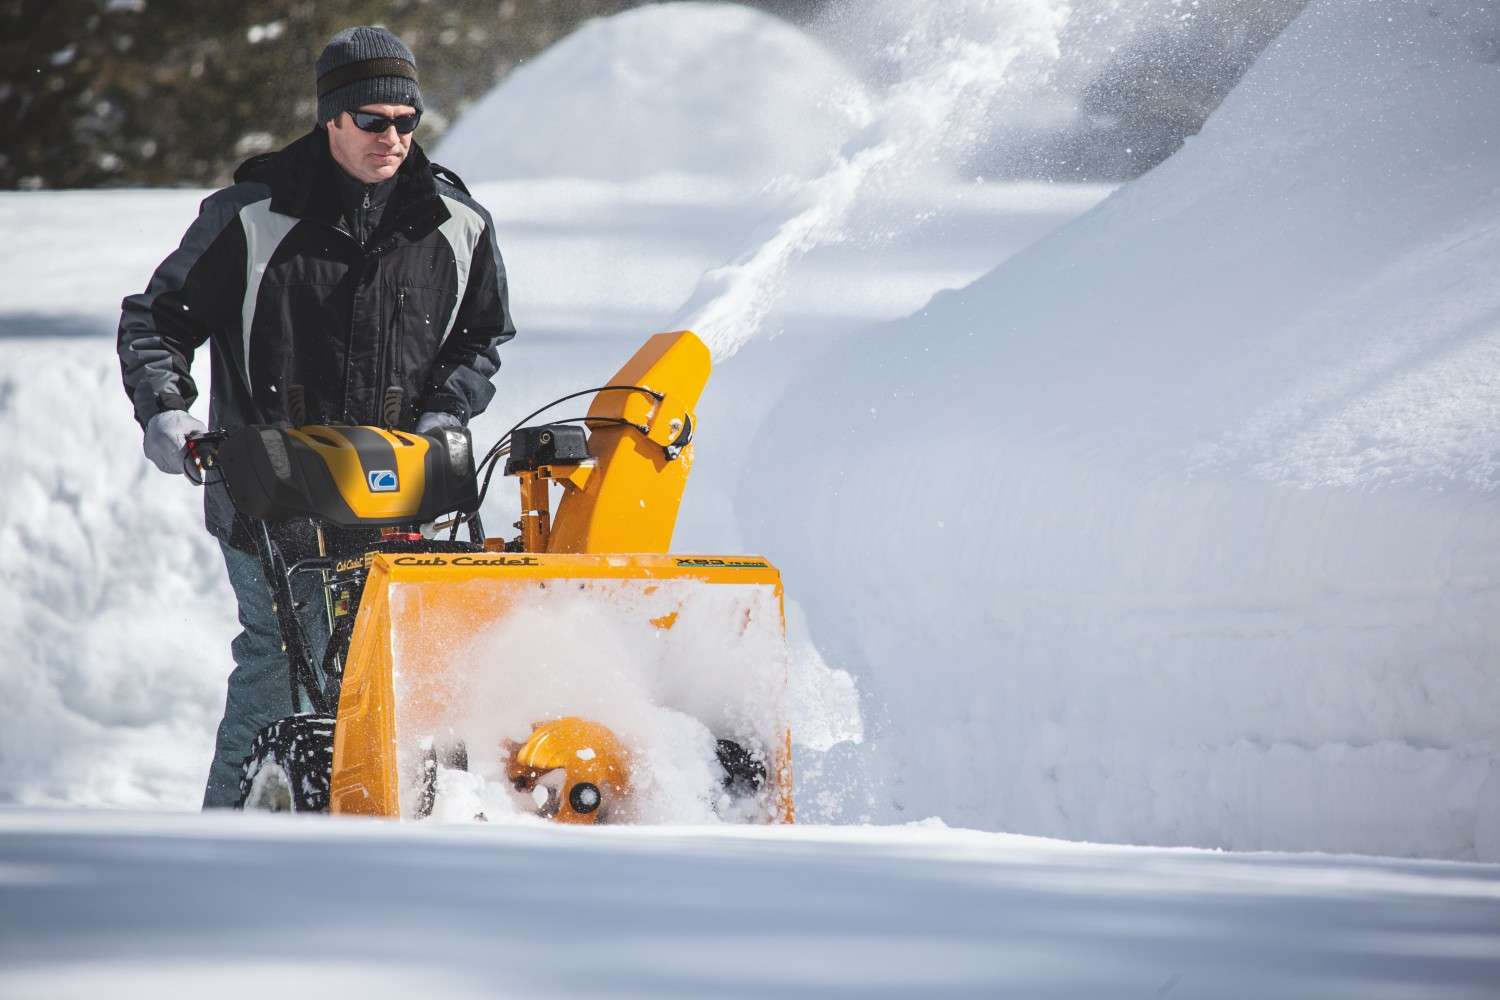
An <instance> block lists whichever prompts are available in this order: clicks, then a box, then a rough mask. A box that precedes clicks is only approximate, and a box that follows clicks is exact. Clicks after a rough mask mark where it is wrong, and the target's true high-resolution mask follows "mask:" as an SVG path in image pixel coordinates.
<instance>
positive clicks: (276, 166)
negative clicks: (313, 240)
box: [234, 125, 450, 236]
mask: <svg viewBox="0 0 1500 1000" xmlns="http://www.w3.org/2000/svg"><path fill="white" fill-rule="evenodd" d="M341 169H342V168H340V167H339V165H338V164H337V163H336V162H334V159H333V154H331V153H330V152H329V151H328V133H327V132H326V131H325V130H324V128H323V126H321V125H317V126H314V127H313V129H312V131H311V132H309V133H307V134H306V135H304V136H303V137H302V138H300V139H297V140H296V141H295V142H293V143H291V144H290V145H288V146H286V147H285V148H283V149H281V150H278V151H277V152H274V153H263V154H261V155H260V156H255V157H252V158H250V159H249V160H246V161H245V162H244V163H242V164H240V167H239V169H238V170H236V171H235V172H234V179H235V181H236V182H237V183H238V182H242V181H256V182H259V183H262V184H265V185H267V186H268V187H270V189H271V211H273V212H276V213H277V214H279V215H290V216H293V217H295V218H298V219H314V220H317V221H319V222H324V223H327V224H328V225H330V226H332V225H336V224H337V223H338V220H339V217H340V216H341V215H342V205H341V203H340V200H339V192H338V182H337V179H336V175H335V173H334V171H338V170H341ZM449 214H450V213H449V212H448V206H447V205H446V204H444V202H443V199H442V198H441V197H439V196H438V189H437V181H436V180H435V179H434V177H433V173H432V163H431V161H429V160H428V159H427V154H426V153H424V152H423V151H422V147H421V146H419V145H418V144H417V143H416V142H413V143H412V144H411V149H410V151H409V152H408V153H407V154H406V159H405V160H404V161H403V162H402V164H401V169H400V170H398V171H397V172H396V186H395V189H394V190H393V191H391V194H390V204H389V205H388V206H387V209H386V212H385V219H386V221H385V222H383V223H382V226H381V228H382V229H387V228H390V229H391V230H393V231H398V230H403V229H404V230H407V231H409V232H411V233H412V234H413V235H414V236H415V235H421V234H425V233H426V232H429V231H430V230H431V229H432V228H435V227H436V226H439V225H441V224H442V223H443V222H445V221H447V219H448V216H449Z"/></svg>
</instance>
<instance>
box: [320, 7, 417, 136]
mask: <svg viewBox="0 0 1500 1000" xmlns="http://www.w3.org/2000/svg"><path fill="white" fill-rule="evenodd" d="M366 104H406V105H409V106H411V107H413V108H416V109H417V110H418V111H421V110H422V91H421V90H420V89H418V87H417V57H416V56H414V55H412V54H411V49H409V48H407V47H406V46H405V45H403V44H402V43H401V39H399V38H397V37H396V36H395V35H393V34H391V33H390V32H389V31H386V30H385V29H384V28H345V29H344V30H343V31H340V32H339V33H338V34H337V35H334V36H333V38H332V40H330V41H329V43H328V47H327V48H325V49H324V50H323V54H322V55H320V56H318V121H320V122H326V121H328V120H329V119H332V118H337V117H338V116H339V115H340V114H342V113H343V112H345V111H356V110H358V109H359V108H362V107H364V106H365V105H366Z"/></svg>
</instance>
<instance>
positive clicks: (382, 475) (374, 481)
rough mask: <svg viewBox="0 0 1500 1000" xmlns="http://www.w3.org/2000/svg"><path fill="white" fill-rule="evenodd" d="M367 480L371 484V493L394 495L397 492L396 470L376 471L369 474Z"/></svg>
mask: <svg viewBox="0 0 1500 1000" xmlns="http://www.w3.org/2000/svg"><path fill="white" fill-rule="evenodd" d="M366 478H367V479H368V480H369V482H370V492H371V493H394V492H396V470H395V469H375V470H374V471H372V472H369V473H367V475H366Z"/></svg>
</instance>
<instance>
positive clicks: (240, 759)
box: [203, 543, 328, 809]
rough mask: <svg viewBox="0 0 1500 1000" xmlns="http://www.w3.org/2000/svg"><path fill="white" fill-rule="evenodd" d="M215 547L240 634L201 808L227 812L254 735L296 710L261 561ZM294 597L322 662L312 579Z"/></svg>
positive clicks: (324, 637)
mask: <svg viewBox="0 0 1500 1000" xmlns="http://www.w3.org/2000/svg"><path fill="white" fill-rule="evenodd" d="M219 547H220V548H221V549H222V550H223V552H224V565H225V567H226V568H227V569H228V571H229V585H230V586H231V587H233V588H234V596H235V600H236V601H238V602H239V614H240V624H241V625H242V626H243V627H244V631H242V632H241V633H240V634H239V635H238V636H237V637H236V638H235V640H234V641H233V642H231V643H230V644H229V651H230V653H231V655H233V657H234V671H233V672H232V673H230V675H229V696H228V698H226V699H225V702H224V721H222V722H220V723H219V738H218V741H217V743H216V744H215V747H214V761H213V765H212V766H211V767H210V768H209V771H208V787H207V788H206V789H205V790H204V792H203V808H205V809H215V808H230V807H232V806H233V805H234V804H235V803H236V802H237V801H238V800H239V796H240V768H241V765H242V764H243V763H244V761H245V758H246V757H247V756H248V755H249V753H250V744H251V743H253V742H254V741H255V734H256V733H258V732H260V730H261V729H263V728H265V727H266V726H268V725H270V724H271V723H273V722H275V721H276V720H278V719H284V718H286V717H287V716H288V715H291V714H292V713H293V711H294V710H293V707H292V691H291V680H290V678H289V676H288V673H287V669H288V668H287V659H286V653H284V652H283V651H282V649H281V632H280V630H279V629H277V627H276V613H275V612H274V611H273V610H272V608H271V590H270V588H269V587H267V586H266V582H265V578H264V576H263V575H262V573H261V567H260V559H259V557H257V556H254V555H251V554H250V553H247V552H241V551H240V550H239V549H235V548H231V547H229V546H228V545H224V544H222V543H220V546H219ZM295 596H296V598H297V600H298V601H300V602H305V604H306V606H305V607H304V608H303V610H302V613H301V618H302V628H303V631H304V632H305V634H306V636H307V642H308V645H309V647H310V650H309V652H310V653H311V655H312V657H313V662H314V663H321V662H322V659H323V650H324V647H326V646H327V645H328V620H327V618H326V617H325V611H324V608H323V596H322V588H321V586H320V585H319V581H318V579H317V577H316V575H313V574H304V575H303V576H302V577H301V579H299V580H298V581H297V586H296V590H295ZM303 700H304V704H301V705H299V706H297V708H296V711H303V712H305V711H308V710H309V707H310V706H308V705H307V704H305V696H304V699H303Z"/></svg>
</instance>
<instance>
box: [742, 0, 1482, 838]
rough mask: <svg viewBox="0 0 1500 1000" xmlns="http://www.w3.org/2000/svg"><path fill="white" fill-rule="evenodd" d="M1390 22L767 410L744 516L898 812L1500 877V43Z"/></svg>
mask: <svg viewBox="0 0 1500 1000" xmlns="http://www.w3.org/2000/svg"><path fill="white" fill-rule="evenodd" d="M1380 14H1381V16H1376V14H1375V12H1374V10H1373V9H1372V8H1371V6H1370V5H1368V4H1365V3H1360V2H1354V0H1324V2H1320V3H1315V4H1314V5H1313V6H1311V7H1310V8H1309V9H1308V10H1307V11H1305V12H1304V14H1303V15H1302V16H1301V17H1300V18H1299V19H1298V20H1297V21H1296V22H1295V23H1294V24H1293V25H1292V26H1291V28H1289V29H1288V31H1287V32H1286V33H1285V35H1284V36H1283V37H1282V38H1281V39H1280V40H1279V41H1278V42H1277V43H1275V44H1273V46H1272V47H1271V49H1269V50H1268V51H1267V52H1266V54H1265V55H1264V56H1263V57H1262V59H1261V60H1260V62H1259V63H1258V64H1257V65H1256V66H1255V67H1254V68H1253V69H1252V70H1251V71H1250V73H1249V74H1248V75H1247V76H1246V77H1245V79H1244V80H1243V81H1242V83H1241V84H1240V86H1239V87H1238V88H1237V90H1236V91H1235V92H1234V93H1233V94H1231V96H1230V97H1229V99H1228V100H1226V101H1225V102H1224V104H1223V105H1222V106H1221V108H1220V109H1219V110H1218V112H1217V113H1216V114H1215V115H1214V116H1213V117H1212V118H1211V119H1210V121H1209V123H1208V125H1207V127H1206V128H1205V129H1204V130H1203V132H1202V134H1201V135H1199V136H1198V137H1197V138H1195V139H1194V140H1192V141H1191V142H1190V143H1189V144H1188V146H1187V147H1185V148H1184V149H1183V150H1182V151H1181V152H1179V153H1178V154H1177V155H1176V156H1174V157H1173V158H1172V159H1171V160H1169V161H1168V162H1167V163H1165V164H1164V165H1163V166H1161V167H1159V168H1158V169H1157V170H1155V171H1153V172H1152V173H1150V174H1149V175H1147V176H1145V177H1144V178H1142V179H1140V180H1138V181H1136V182H1135V183H1133V184H1131V185H1129V186H1127V187H1126V188H1124V189H1122V190H1121V191H1119V192H1117V193H1116V194H1115V195H1114V196H1112V197H1111V198H1110V199H1108V200H1107V201H1106V202H1104V203H1103V204H1102V205H1100V206H1099V207H1098V208H1096V209H1095V210H1094V211H1092V212H1090V213H1089V214H1087V215H1086V216H1084V217H1082V218H1081V219H1079V220H1077V221H1076V222H1074V223H1073V224H1071V225H1069V226H1066V227H1064V228H1063V229H1062V230H1060V231H1059V232H1057V233H1055V234H1054V235H1053V236H1051V237H1050V238H1048V239H1045V240H1044V241H1042V242H1041V243H1039V244H1036V245H1034V246H1033V247H1032V248H1030V249H1029V250H1027V251H1024V252H1022V253H1021V254H1020V255H1018V256H1017V257H1015V258H1013V259H1012V260H1010V261H1009V262H1007V263H1006V264H1005V265H1004V266H1001V267H999V268H998V269H996V270H995V271H994V272H993V273H991V274H989V275H987V276H986V277H984V278H983V279H981V280H979V281H977V282H975V283H974V284H973V285H971V286H969V287H967V288H965V289H963V290H962V291H959V292H954V293H949V294H942V295H939V296H938V297H937V298H935V299H934V300H933V301H932V302H931V304H930V305H929V306H928V307H927V308H926V309H924V310H922V311H921V312H920V313H919V314H918V315H916V316H913V317H911V318H910V319H908V320H905V321H902V322H899V323H895V324H891V325H889V326H886V327H883V328H879V329H876V330H874V331H872V332H870V333H869V334H868V335H866V336H863V337H860V338H858V340H857V341H854V342H850V343H849V344H847V345H844V346H841V347H839V348H838V349H836V350H835V351H834V352H833V353H831V354H830V355H829V356H828V357H827V358H826V359H825V360H823V361H822V362H821V363H819V364H816V365H814V366H813V367H812V368H811V370H810V371H809V372H808V374H807V377H806V379H805V381H803V382H802V383H800V384H798V385H796V386H794V387H793V388H792V389H791V390H790V391H788V392H787V393H786V394H785V395H784V397H783V398H782V399H781V401H780V404H779V405H778V406H777V407H775V408H773V410H772V413H773V416H772V418H771V419H769V420H768V421H767V423H766V425H765V426H764V427H763V429H762V431H761V433H760V436H759V439H758V445H757V447H756V448H755V449H754V453H753V454H752V455H751V458H750V461H749V462H748V463H747V465H748V466H749V467H751V468H757V467H762V466H763V465H764V464H765V463H767V462H771V461H773V460H774V461H776V462H780V463H790V467H788V468H786V470H785V476H784V477H783V478H781V479H778V480H775V481H772V482H770V483H766V482H765V481H763V480H761V479H758V478H756V477H753V476H746V477H745V479H744V480H743V483H742V487H741V490H740V493H739V503H738V504H737V511H738V513H739V514H740V516H741V519H742V522H743V528H744V531H745V534H746V535H747V536H750V537H755V538H758V539H763V540H764V548H765V549H766V550H767V551H770V552H773V553H775V554H776V555H777V556H778V557H779V558H780V559H781V560H782V562H783V564H784V568H785V569H786V571H787V580H788V592H789V593H795V594H798V595H799V596H800V597H801V599H802V600H803V603H804V605H805V607H806V610H807V612H808V615H809V619H810V621H811V625H812V629H813V635H814V638H815V639H816V640H817V642H818V644H819V646H820V648H821V649H822V650H823V652H824V653H825V654H826V655H828V656H829V658H830V659H831V660H832V661H834V662H836V663H839V664H840V665H842V666H845V667H849V668H851V669H854V670H856V671H857V672H858V673H859V674H860V675H861V678H862V679H861V684H862V686H863V687H864V688H866V690H867V692H868V693H869V694H870V696H871V700H872V702H873V703H874V705H876V706H878V707H879V711H877V712H876V713H875V715H876V717H877V718H878V717H880V716H881V715H882V714H883V715H884V716H885V720H886V721H885V724H884V725H883V726H881V732H880V733H879V734H878V743H879V747H880V752H881V760H882V767H883V770H881V772H880V773H881V776H882V778H883V779H884V780H886V781H887V783H888V787H889V788H890V800H889V802H888V805H887V808H886V811H885V815H886V816H887V817H898V816H923V815H927V814H929V813H941V814H942V815H943V816H944V817H945V819H947V820H948V821H949V822H952V823H959V824H966V825H976V826H981V827H985V828H991V829H995V828H998V829H1005V830H1012V831H1018V832H1026V833H1038V834H1047V835H1055V836H1063V837H1069V838H1079V839H1091V840H1112V841H1134V842H1150V843H1177V844H1195V845H1212V846H1223V847H1231V848H1239V849H1260V848H1293V849H1323V850H1356V851H1373V852H1381V853H1395V854H1421V855H1433V856H1443V857H1473V856H1475V855H1478V856H1479V857H1481V858H1497V857H1500V742H1497V739H1496V719H1500V670H1497V669H1496V668H1497V663H1496V657H1497V655H1500V654H1497V652H1496V651H1497V649H1500V617H1497V616H1496V614H1495V599H1494V595H1495V593H1496V588H1497V586H1500V519H1497V517H1496V513H1497V510H1496V503H1497V501H1496V496H1497V493H1496V488H1497V486H1500V466H1497V464H1496V453H1497V448H1500V431H1497V427H1496V415H1497V414H1500V376H1497V374H1496V372H1497V371H1500V285H1496V283H1495V281H1494V275H1495V274H1496V273H1497V267H1500V228H1497V227H1496V225H1495V220H1496V219H1497V218H1500V187H1497V186H1496V182H1495V178H1496V177H1497V176H1500V118H1496V117H1495V116H1494V115H1482V114H1477V113H1476V109H1479V108H1493V107H1496V106H1497V105H1500V73H1497V72H1496V66H1495V48H1494V40H1495V38H1496V37H1500V13H1497V12H1496V11H1494V10H1493V9H1479V8H1470V7H1468V6H1467V5H1463V4H1458V3H1444V4H1434V3H1402V4H1388V5H1381V8H1380ZM809 427H821V428H824V429H825V431H824V433H823V437H822V439H821V440H820V445H819V447H818V448H817V449H812V450H805V451H803V452H801V453H795V452H792V451H791V450H789V449H787V448H786V447H784V444H783V443H784V442H785V441H786V440H788V439H789V438H788V436H789V435H797V434H805V433H806V429H807V428H809ZM831 455H832V456H837V460H836V461H831V460H830V456H831ZM787 477H789V478H790V479H791V480H792V481H797V482H799V483H801V484H803V485H802V487H801V488H800V489H799V491H798V496H799V499H800V500H803V501H805V507H804V508H803V509H802V511H801V516H799V517H787V516H786V510H785V504H784V502H781V501H780V498H779V497H778V496H777V495H775V494H774V493H773V492H772V491H773V490H775V489H780V483H781V482H784V481H786V478H787Z"/></svg>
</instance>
